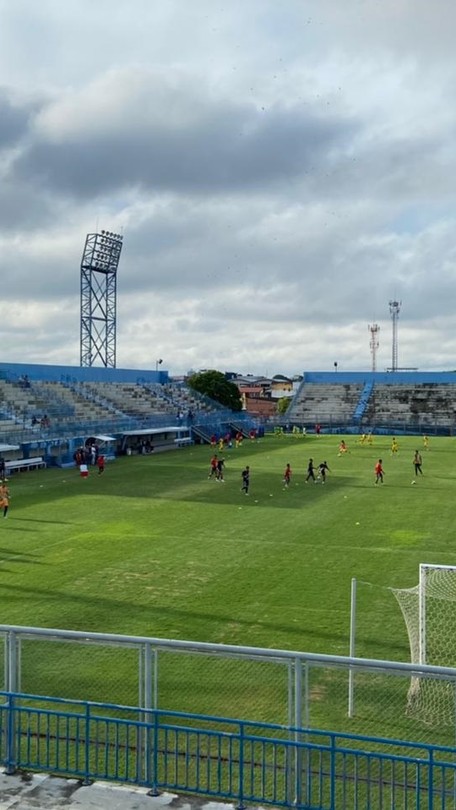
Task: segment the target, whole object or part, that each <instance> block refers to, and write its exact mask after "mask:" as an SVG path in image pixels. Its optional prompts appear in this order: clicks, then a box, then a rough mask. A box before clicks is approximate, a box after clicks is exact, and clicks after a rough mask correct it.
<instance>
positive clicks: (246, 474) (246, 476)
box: [241, 466, 250, 495]
mask: <svg viewBox="0 0 456 810" xmlns="http://www.w3.org/2000/svg"><path fill="white" fill-rule="evenodd" d="M241 476H242V487H241V492H244V493H245V494H246V495H248V494H249V486H250V467H249V466H247V467H245V468H244V469H243V470H242V472H241Z"/></svg>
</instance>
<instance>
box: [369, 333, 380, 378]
mask: <svg viewBox="0 0 456 810" xmlns="http://www.w3.org/2000/svg"><path fill="white" fill-rule="evenodd" d="M368 328H369V332H370V336H371V339H370V343H369V346H370V350H371V355H372V371H377V349H378V347H379V345H380V343H379V340H378V333H379V332H380V327H379V326H378V324H376V323H373V324H369V327H368Z"/></svg>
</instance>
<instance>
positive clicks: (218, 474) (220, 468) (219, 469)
mask: <svg viewBox="0 0 456 810" xmlns="http://www.w3.org/2000/svg"><path fill="white" fill-rule="evenodd" d="M224 466H225V459H224V458H218V459H217V472H216V478H215V480H216V481H220V482H221V483H222V484H224V483H225V479H224V477H223V468H224Z"/></svg>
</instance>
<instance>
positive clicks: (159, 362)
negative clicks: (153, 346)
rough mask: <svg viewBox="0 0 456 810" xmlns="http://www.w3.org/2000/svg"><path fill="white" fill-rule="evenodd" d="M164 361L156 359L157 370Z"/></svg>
mask: <svg viewBox="0 0 456 810" xmlns="http://www.w3.org/2000/svg"><path fill="white" fill-rule="evenodd" d="M162 363H163V360H162V359H160V360H156V361H155V371H158V367H159V366H161V364H162Z"/></svg>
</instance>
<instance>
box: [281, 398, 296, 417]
mask: <svg viewBox="0 0 456 810" xmlns="http://www.w3.org/2000/svg"><path fill="white" fill-rule="evenodd" d="M291 400H292V397H281V399H279V401H278V403H277V413H278V414H280V416H283V415H284V414H285V413H286V412H287V410H288V406H289V404H290V402H291Z"/></svg>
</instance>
